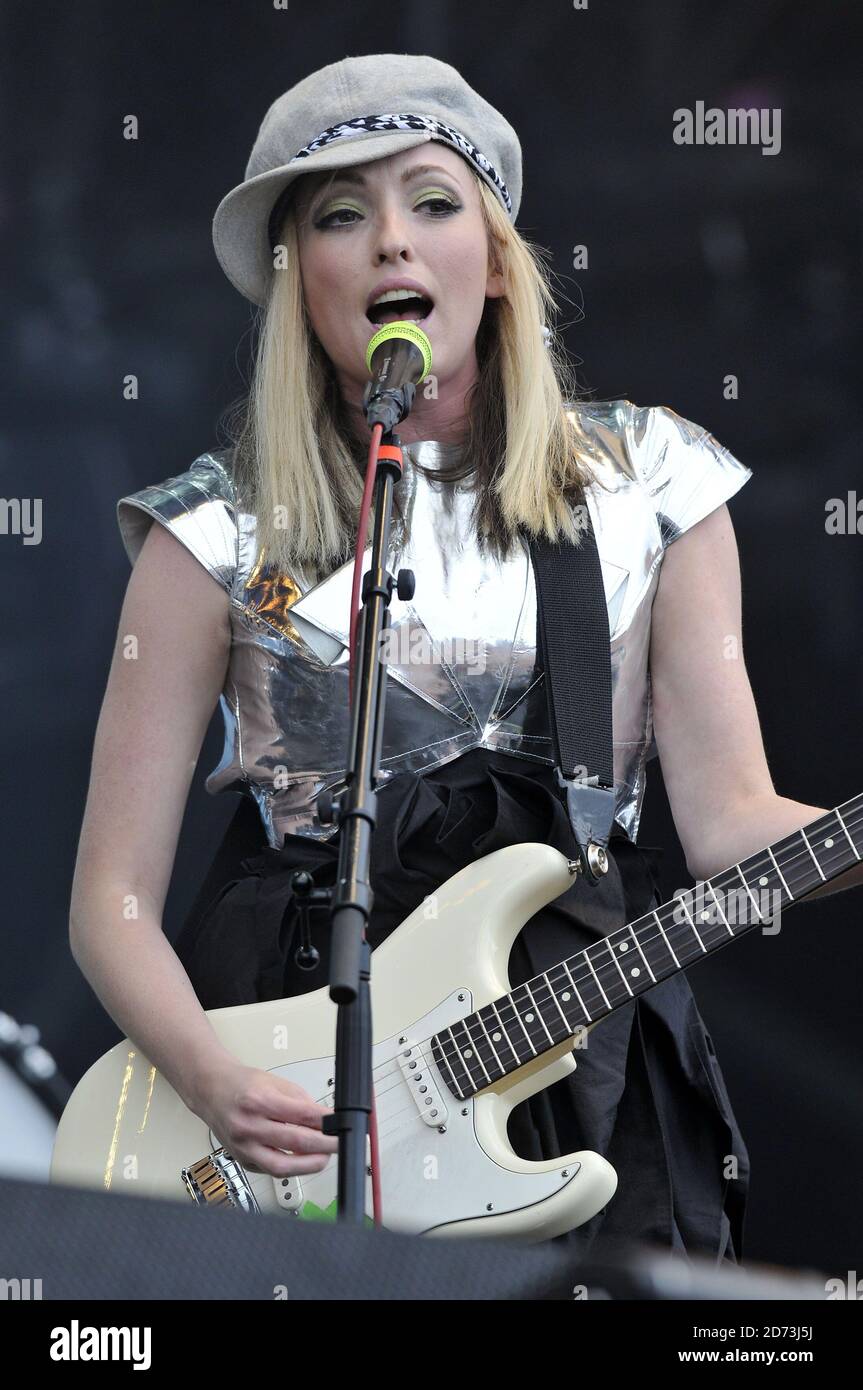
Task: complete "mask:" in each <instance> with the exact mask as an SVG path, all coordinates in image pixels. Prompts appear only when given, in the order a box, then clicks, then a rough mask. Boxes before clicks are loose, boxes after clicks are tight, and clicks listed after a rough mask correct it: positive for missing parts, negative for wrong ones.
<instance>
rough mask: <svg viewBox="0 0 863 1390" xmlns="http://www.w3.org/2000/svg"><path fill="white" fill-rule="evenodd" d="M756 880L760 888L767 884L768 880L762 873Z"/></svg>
mask: <svg viewBox="0 0 863 1390" xmlns="http://www.w3.org/2000/svg"><path fill="white" fill-rule="evenodd" d="M758 882H759V883H760V884H761V887H762V888H765V887H766V886H767V882H768V880H767V879H766V878H765V877H764V875H763V874H762V875H761V877H760V879H759V880H758Z"/></svg>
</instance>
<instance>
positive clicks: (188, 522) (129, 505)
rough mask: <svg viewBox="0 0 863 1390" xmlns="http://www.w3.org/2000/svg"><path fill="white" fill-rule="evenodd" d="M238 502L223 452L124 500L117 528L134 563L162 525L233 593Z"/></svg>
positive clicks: (202, 458) (204, 457)
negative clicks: (150, 534)
mask: <svg viewBox="0 0 863 1390" xmlns="http://www.w3.org/2000/svg"><path fill="white" fill-rule="evenodd" d="M236 504H237V498H236V491H235V487H234V481H233V478H232V477H231V473H230V470H229V468H228V467H227V463H226V455H225V453H224V452H223V451H219V452H218V453H208V454H201V455H200V456H199V457H198V458H196V459H195V461H194V463H193V464H192V465H191V467H190V468H188V469H187V470H186V472H185V473H180V474H178V475H177V476H176V477H173V478H166V479H165V480H164V481H163V482H161V483H154V484H153V485H151V486H148V487H144V488H141V489H140V491H138V492H133V493H129V494H128V495H127V496H126V497H121V498H120V500H119V502H118V503H117V525H118V526H119V528H120V535H121V536H122V539H123V544H124V546H125V548H126V554H127V555H128V557H129V560H130V561H131V563H132V564H133V565H134V563H135V561H136V560H137V558H138V555H139V553H140V550H141V546H142V545H143V544H144V538H145V536H146V535H147V532H148V531H149V529H150V526H151V525H152V523H153V521H158V522H160V523H161V524H162V525H163V526H164V527H165V528H166V529H167V530H169V531H170V532H171V533H172V534H173V535H174V536H176V538H177V540H178V541H179V542H180V543H181V545H184V546H185V547H186V549H187V550H189V551H190V552H191V554H192V555H194V557H195V559H196V560H198V561H199V562H200V564H202V565H203V566H204V568H205V569H206V570H207V572H208V573H209V574H211V575H212V576H213V578H214V579H215V580H216V581H217V582H218V583H219V584H221V586H222V588H223V589H225V590H226V592H227V593H230V592H231V590H232V588H233V584H234V580H235V577H236V573H237V553H238V551H237V547H238V540H237V505H236Z"/></svg>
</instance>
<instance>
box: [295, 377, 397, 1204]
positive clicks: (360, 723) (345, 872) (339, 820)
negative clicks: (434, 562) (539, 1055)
mask: <svg viewBox="0 0 863 1390" xmlns="http://www.w3.org/2000/svg"><path fill="white" fill-rule="evenodd" d="M415 389H416V388H415V386H414V384H413V383H412V382H406V383H405V384H404V385H403V386H402V387H400V388H399V389H398V390H392V389H390V390H388V391H385V392H384V393H383V396H384V397H385V398H386V399H385V400H383V402H379V409H378V410H377V412H375V411H374V410H370V411H369V423H370V424H371V425H372V426H373V425H374V423H375V421H374V419H373V418H372V415H373V414H374V413H377V414H378V416H379V418H380V419H381V423H385V422H386V421H387V420H390V421H392V423H393V425H394V424H397V423H398V422H399V421H400V420H402V419H403V418H404V416H405V415H407V413H408V411H409V410H410V407H411V404H412V403H413V397H414V392H415ZM368 390H369V388H368V387H367V388H366V391H367V394H368ZM379 448H380V450H381V451H383V450H384V448H386V450H387V452H386V453H385V454H384V456H383V457H381V456H380V454H379V456H378V460H377V470H376V474H375V521H374V532H373V536H372V555H371V569H369V570H367V571H366V573H365V574H364V575H363V585H362V604H361V607H360V611H359V614H358V618H357V643H356V653H357V671H355V675H357V674H358V677H359V678H358V680H356V682H355V685H354V689H353V692H352V700H351V734H350V745H349V751H348V762H347V773H346V784H347V785H346V786H345V789H344V791H342V792H341V793H340V795H339V796H338V797H337V798H333V797H331V796H330V795H329V794H328V793H326V792H325V793H322V794H321V796H320V797H319V799H318V814H319V818H320V820H321V821H322V822H323V823H324V824H325V825H326V824H330V823H333V822H334V823H336V824H338V825H339V827H340V831H341V835H340V842H339V865H338V877H337V879H336V883H335V885H334V887H333V888H322V889H316V890H315V892H314V905H316V906H317V905H319V904H320V902H321V901H322V900H323V899H327V898H328V899H329V902H330V922H331V942H332V947H331V957H330V998H331V999H332V1000H333V1002H334V1003H335V1004H336V1005H337V1020H336V1056H335V1094H334V1098H333V1113H332V1115H325V1116H324V1119H323V1122H322V1126H321V1127H322V1129H323V1132H324V1133H325V1134H336V1135H338V1140H339V1165H338V1206H337V1209H338V1218H339V1220H340V1221H345V1222H348V1223H350V1224H352V1225H362V1224H363V1221H364V1218H365V1196H366V1172H367V1170H366V1137H367V1134H368V1122H369V1115H370V1113H371V1109H372V1013H371V992H370V980H371V949H370V947H369V943H368V941H367V939H366V934H365V933H366V927H367V925H368V922H369V918H370V915H371V908H372V899H373V894H372V890H371V884H370V881H369V880H370V863H371V850H372V834H373V832H374V827H375V818H376V807H375V797H374V791H373V788H374V786H375V784H376V782H377V780H378V777H379V775H380V753H381V745H382V742H383V727H384V703H385V697H386V664H385V663H384V662H382V661H381V660H380V651H381V640H382V637H383V634H384V632H385V631H386V629H387V628H388V627H389V626H390V615H389V602H390V597H391V595H392V591H393V588H394V587H395V589H396V592H397V593H398V596H399V598H400V599H403V600H405V599H411V598H413V594H414V575H413V572H412V571H411V570H399V574H398V579H397V580H394V579H393V576H392V575H391V574H390V573H389V571H388V570H387V569H386V568H385V561H386V556H387V553H388V550H389V539H390V528H391V524H392V505H393V487H394V484H395V482H396V481H397V480H398V479H399V478H401V476H402V458H401V444H400V442H399V438H398V436H397V435H396V434H394V433H393V430H392V427H390V428H388V429H385V431H384V434H383V435H382V437H381V440H380V445H379ZM304 887H305V888H307V887H308V884H307V883H306V884H304V885H300V893H299V894H298V907H299V911H300V913H301V914H307V913H308V910H309V907H310V906H311V905H312V903H311V902H310V901H309V895H308V893H307V892H306V893H304V892H303V888H304ZM303 925H304V927H305V926H306V925H307V923H306V922H305V921H304V923H303Z"/></svg>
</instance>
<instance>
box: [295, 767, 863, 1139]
mask: <svg viewBox="0 0 863 1390" xmlns="http://www.w3.org/2000/svg"><path fill="white" fill-rule="evenodd" d="M856 801H861V802H863V793H861V794H860V796H858V797H852V798H851V800H850V801H848V802H843V803H841V804H840V805H839V806H838V807H834V808H833V810H831V811H830V812H828V817H834V818H835V813H836V810H837V809H838V810H839V812H840V814H841V813H842V812H843V808H844V807H850V806H851V805H852V804H853V803H854V802H856ZM828 817H819V818H818V820H816V821H815V822H810V825H813V824H818V823H819V821H821V820H826V819H827V818H828ZM843 819H844V820H845V823H846V825H847V826H848V828H849V833H850V831H851V828H852V827H853V828H855V829H856V828H857V827H858V826H863V813H861V814H860V815H859V816H858V815H857V813H856V812H854V813H851V812H849V813H848V814H845V815H843ZM807 828H808V827H807V826H803V827H802V829H803V830H806V829H807ZM799 833H800V832H799V830H797V831H791V832H789V835H788V836H785V837H783V838H786V839H790V838H791V836H792V835H796V834H799ZM840 834H841V831H840ZM828 838H829V836H828ZM852 839H853V837H852ZM838 843H839V845H840V846H843V847H844V845H845V844H846V841H845V836H844V834H841V839H840V840H839V841H838ZM775 844H776V845H778V844H781V841H776V842H775ZM774 848H775V845H771V846H769V849H771V850H772V849H774ZM855 848H856V847H855ZM844 854H845V851H844V849H843V852H842V854H841V855H839V856H834V855H833V854H832V847H831V853H830V855H829V857H828V858H826V859H825V860H824V864H825V865H826V867H827V869H828V870H829V869H830V867H831V865H832V864H833V863H834V862H835V861H836V859H837V858H844ZM750 857H751V859H752V860H753V861H755V862H756V863H757V861H758V859H761V860H762V861H763V864H764V866H767V865H769V866H770V868H771V869H772V868H773V863H772V860H771V859H770V855H769V853H768V849H767V848H765V849H764V850H763V851H759V852H756V855H753V856H750ZM799 859H805V860H807V861H809V862H811V861H812V855H811V854H810V852H809V850H808V849H803V850H801V851H800V852H799V853H796V854H794V855H792V856H791V858H790V859H788V860H787V861H786V862H785V863H784V864H782V865H781V869H782V872H783V876H787V874H789V873H791V872H792V865H793V864H794V863H795V862H796V861H797V860H799ZM744 862H746V861H744ZM819 862H820V861H819ZM736 867H738V866H729V868H728V869H724V870H721V871H720V873H733V872H734V869H735V868H736ZM753 867H755V863H753ZM847 867H849V868H850V867H852V865H850V864H849V865H848V866H847ZM719 876H720V875H716V877H717V878H718V877H719ZM825 877H826V879H827V880H828V881H829V880H830V874H829V872H828V873H827V874H826V875H825ZM786 881H787V877H786ZM703 882H704V883H708V882H712V880H709V879H706V880H703ZM737 891H739V892H745V891H746V889H745V888H742V887H741V888H740V889H738V890H737ZM813 891H814V890H813ZM806 896H808V894H807V895H806ZM798 901H805V898H803V899H796V898H795V899H794V900H793V902H792V903H791V904H787V905H786V906H794V905H796V903H797V902H798ZM668 906H671V900H669V901H668V902H667V903H664V904H659V906H657V907H656V908H654V909H652V910H651V911H649V912H647V913H644V914H642V917H641V918H636V919H634V921H633V922H631V923H626V924H624V926H622V927H617V928H615V929H614V931H613V932H610V933H609V935H608V936H607V937H603V938H602V939H601V940H600V941H597V942H594V943H593V944H592V945H591V946H590V947H587V948H586V950H585V951H584V952H577V953H576V955H584V954H586V953H587V952H589V951H592V950H593V949H594V947H601V946H602V945H603V944H605V943H607V942H608V941H609V940H611V939H612V938H613V937H614V936H616V935H617V934H618V933H621V932H628V931H629V928H630V927H632V928H633V929H634V928H635V925H636V923H637V922H638V921H642V920H647V919H649V918H652V917H653V916H654V915H655V914H659V913H660V911H661V909H662V908H663V907H668ZM673 910H676V909H673ZM660 920H661V919H660ZM717 924H718V921H713V922H711V923H709V924H707V925H710V926H715V925H717ZM667 925H669V926H670V927H671V929H672V930H673V929H674V927H675V926H676V927H681V926H684V925H685V926H686V929H687V931H689V932H691V931H692V928H691V926H690V925H689V923H683V922H679V921H678V922H675V923H669V924H667ZM754 925H757V923H752V924H749V926H748V927H747V929H746V930H749V929H750V928H751V926H754ZM744 934H745V933H744V932H739V933H737V936H743V935H744ZM661 937H662V933H661V932H655V933H653V935H651V936H647V937H644V938H643V939H642V940H641V941H640V944H641V945H642V946H647V945H649V944H650V943H651V942H653V941H659V940H660V939H661ZM734 939H735V940H736V936H735V937H734ZM726 940H728V941H731V940H732V937H730V936H729V937H727V938H726ZM666 949H667V948H666ZM708 954H710V948H708V950H707V951H706V952H702V954H701V955H700V956H694V957H693V958H692V960H690V961H687V962H686V963H685V964H684V965H683V966H682V967H681V968H682V969H684V970H685V969H688V968H689V966H690V965H694V964H695V963H696V961H697V960H700V959H703V958H704V956H705V955H708ZM566 959H567V960H571V959H572V957H567V958H566ZM616 959H617V957H612V956H611V955H609V959H608V960H606V961H603V962H601V963H600V964H599V965H598V970H602V971H608V970H609V969H610V968H611V967H612V965H613V964H614V961H615V960H616ZM562 968H563V967H562V962H560V961H559V962H557V963H556V964H555V965H553V966H550V967H549V969H548V970H547V971H546V972H544V973H545V977H546V979H547V980H548V981H549V984H550V983H551V979H550V977H551V975H552V974H553V973H554V972H560V971H561V970H562ZM672 973H673V974H676V973H678V972H677V970H675V971H673V972H672ZM563 978H564V980H565V976H564V977H563ZM572 978H573V982H574V983H575V984H576V987H577V986H578V984H586V983H587V982H588V981H590V980H591V978H592V977H591V975H590V973H587V974H584V975H580V976H578V977H577V979H576V977H574V976H573V977H572ZM612 978H616V976H614V975H613V976H612ZM664 978H669V977H668V976H666V977H664ZM534 980H540V981H541V980H542V975H539V976H533V977H532V980H530V981H527V982H526V983H527V984H531V983H532V982H533V981H534ZM661 982H662V981H661V980H659V981H657V983H661ZM652 984H653V981H651V985H652ZM521 988H523V985H516V986H515V987H514V989H513V990H511V991H510V997H511V995H512V994H514V993H515V991H516V990H518V989H521ZM641 992H646V991H641ZM490 1002H492V1001H490ZM493 1002H494V1003H495V1006H496V1011H497V1013H498V1017H499V1018H501V1022H502V1023H503V1022H504V1020H503V1010H508V1011H509V1013H510V1014H511V1015H512V1018H511V1019H510V1020H509V1022H507V1023H504V1027H505V1028H508V1027H509V1024H510V1023H511V1022H513V1021H516V1020H517V1019H518V1018H519V1013H518V1011H517V1009H516V1008H515V1007H514V1006H513V1004H512V1003H511V1002H506V1003H505V1004H504V1006H503V1010H501V1009H497V1002H498V1001H497V1000H495V1001H493ZM621 1002H622V1001H621ZM480 1007H481V1009H482V1008H487V1007H488V1005H482V1006H480ZM615 1007H616V1006H614V1005H613V1006H612V1010H611V1011H613V1009H614V1008H615ZM473 1012H475V1013H478V1012H480V1010H474V1011H473ZM607 1016H608V1014H603V1015H602V1017H603V1018H605V1017H607ZM465 1017H470V1015H469V1014H468V1015H465ZM462 1021H463V1020H462V1019H457V1020H455V1022H454V1023H453V1024H450V1025H446V1027H444V1028H442V1029H439V1030H438V1033H441V1032H445V1031H446V1030H447V1027H449V1028H452V1027H455V1026H457V1024H458V1023H460V1022H462ZM601 1021H602V1018H600V1019H597V1022H601ZM584 1027H585V1024H584V1023H581V1024H578V1025H577V1027H576V1030H575V1032H574V1033H573V1034H571V1035H569V1036H575V1035H576V1034H577V1033H578V1032H581V1031H582V1030H583V1029H584ZM435 1036H437V1034H432V1035H431V1036H430V1037H429V1038H424V1039H421V1040H419V1041H416V1040H410V1041H411V1045H412V1046H413V1047H424V1046H426V1045H427V1044H428V1043H430V1042H431V1039H432V1037H435ZM468 1037H469V1038H470V1041H471V1043H472V1044H474V1046H475V1045H476V1044H475V1040H474V1039H473V1038H472V1036H471V1035H470V1032H469V1031H468ZM565 1040H566V1039H565V1038H561V1039H559V1040H558V1041H557V1042H556V1043H553V1044H552V1046H559V1044H560V1043H561V1042H564V1041H565ZM479 1041H480V1042H482V1041H483V1039H482V1038H480V1040H479ZM449 1046H450V1048H451V1050H450V1052H449V1053H447V1052H446V1050H445V1048H444V1046H443V1045H442V1046H441V1050H442V1052H443V1054H444V1057H445V1058H446V1060H447V1062H449V1059H450V1058H451V1057H455V1056H457V1055H458V1056H459V1057H460V1053H459V1049H458V1048H457V1047H455V1046H454V1045H449ZM510 1050H511V1051H513V1053H514V1055H515V1056H516V1057H518V1053H517V1052H515V1049H514V1048H512V1047H511V1048H510ZM550 1050H551V1047H549V1048H544V1049H543V1051H546V1052H548V1051H550ZM530 1060H531V1057H530V1055H528V1056H526V1057H524V1058H519V1060H518V1066H523V1065H524V1064H525V1063H527V1062H529V1061H530ZM461 1065H462V1066H463V1067H464V1062H463V1061H462V1063H461ZM515 1069H516V1068H513V1070H515ZM465 1070H466V1071H467V1070H468V1069H467V1068H466V1067H465ZM468 1074H469V1072H468ZM504 1074H506V1073H504ZM372 1075H373V1078H377V1080H376V1082H375V1096H376V1097H378V1096H384V1095H386V1094H388V1092H389V1091H390V1090H392V1089H394V1086H397V1085H399V1083H400V1082H401V1079H402V1078H401V1068H400V1067H399V1065H398V1063H397V1062H396V1063H393V1062H392V1059H389V1058H388V1059H387V1061H386V1062H381V1063H379V1065H378V1066H377V1067H375V1068H373V1071H372ZM453 1075H454V1073H453ZM390 1076H392V1077H393V1078H394V1086H388V1087H386V1088H385V1089H383V1088H380V1087H379V1086H378V1084H377V1081H384V1080H386V1079H388V1077H390ZM500 1079H502V1078H501V1077H493V1078H492V1081H496V1080H500ZM328 1098H329V1099H330V1100H331V1099H332V1098H333V1097H332V1094H330V1096H329V1097H326V1096H325V1097H322V1098H321V1101H320V1102H319V1103H321V1104H325V1103H326V1102H327V1099H328ZM411 1109H412V1107H411V1106H406V1107H404V1110H411ZM401 1113H404V1112H403V1111H398V1112H396V1114H401ZM393 1118H395V1117H394V1116H389V1117H388V1119H390V1120H391V1119H393ZM421 1118H422V1117H421V1115H420V1114H417V1119H421Z"/></svg>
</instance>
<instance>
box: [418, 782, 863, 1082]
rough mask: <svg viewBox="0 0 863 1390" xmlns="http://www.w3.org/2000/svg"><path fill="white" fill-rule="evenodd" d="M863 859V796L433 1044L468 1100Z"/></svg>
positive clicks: (769, 922)
mask: <svg viewBox="0 0 863 1390" xmlns="http://www.w3.org/2000/svg"><path fill="white" fill-rule="evenodd" d="M861 856H863V793H861V794H860V795H859V796H855V797H852V799H851V800H850V801H846V802H845V803H844V804H843V805H841V806H837V807H836V808H835V809H834V810H833V811H829V812H828V813H827V814H826V815H824V816H822V817H821V818H820V819H819V820H816V821H813V822H812V823H811V824H810V825H807V826H804V827H803V828H802V829H801V830H795V831H794V832H793V833H792V834H790V835H786V836H785V838H784V839H782V840H777V841H776V843H775V844H773V845H768V846H767V848H766V849H762V850H759V851H758V853H757V854H753V855H751V856H750V857H749V858H748V859H745V860H744V861H743V863H741V864H735V865H734V866H733V867H732V868H730V869H724V870H723V871H722V872H721V873H719V874H717V875H716V877H715V878H713V879H705V880H704V881H703V882H699V883H697V884H695V886H694V887H693V888H691V889H687V890H685V891H684V892H683V893H679V894H675V896H674V897H673V898H671V899H670V900H669V901H668V902H665V903H662V904H661V906H659V907H657V908H654V909H653V910H652V911H651V912H648V913H646V914H645V915H644V916H643V917H639V918H637V919H636V921H634V922H629V923H627V925H626V926H624V927H620V928H618V929H617V930H616V931H613V932H610V933H609V935H608V936H605V937H603V938H602V940H601V941H597V942H595V943H594V944H593V945H592V946H589V947H587V949H586V950H584V951H579V952H577V953H576V954H575V955H573V956H569V957H567V959H566V960H562V961H560V962H559V964H557V965H555V966H552V968H551V969H550V970H548V971H546V972H545V973H544V974H542V975H537V976H535V977H534V978H533V979H532V980H528V981H527V983H526V984H523V985H519V986H518V987H517V988H516V989H514V990H513V991H512V992H511V993H510V994H506V995H503V996H502V997H501V998H500V999H496V1000H495V1001H494V1002H493V1003H491V1004H487V1005H485V1006H484V1007H483V1008H481V1009H479V1010H478V1011H477V1012H476V1013H473V1014H469V1015H468V1016H467V1017H466V1018H464V1019H462V1020H461V1021H460V1022H459V1023H456V1024H453V1026H452V1028H447V1029H445V1030H444V1031H443V1032H442V1033H438V1034H436V1035H435V1037H434V1038H433V1039H432V1048H433V1054H434V1057H435V1060H436V1062H437V1063H438V1066H439V1068H440V1069H441V1071H442V1073H443V1076H444V1078H445V1079H446V1081H447V1083H448V1085H449V1086H450V1088H451V1089H452V1090H453V1091H454V1092H455V1094H456V1095H458V1096H459V1097H460V1098H462V1099H464V1098H466V1097H467V1096H469V1095H474V1094H476V1092H477V1091H481V1090H483V1089H484V1088H485V1087H486V1086H488V1085H490V1084H491V1083H492V1082H494V1081H496V1080H499V1079H500V1078H501V1077H502V1076H506V1075H507V1074H509V1073H510V1072H513V1071H516V1070H517V1069H518V1068H519V1067H522V1066H524V1065H525V1064H526V1063H527V1062H530V1061H531V1060H532V1059H533V1058H534V1057H539V1056H541V1055H542V1054H543V1053H546V1052H549V1051H551V1049H552V1048H554V1047H557V1046H558V1045H559V1044H560V1043H562V1042H565V1041H566V1040H567V1039H568V1038H572V1037H573V1036H575V1037H577V1036H578V1035H579V1034H580V1032H581V1031H582V1029H584V1028H585V1027H587V1026H588V1025H589V1024H592V1023H596V1022H598V1021H599V1020H600V1019H602V1018H605V1017H607V1016H608V1014H610V1013H612V1012H613V1011H614V1010H615V1009H617V1008H619V1007H620V1006H621V1005H622V1004H627V1003H629V1001H630V1000H632V999H635V998H637V997H638V995H640V994H644V993H645V992H646V991H647V990H649V989H652V987H653V986H654V985H656V984H659V983H660V982H661V981H662V980H667V979H668V978H669V977H670V976H671V975H676V974H677V973H678V971H681V970H686V969H688V968H689V966H690V965H693V964H694V963H695V962H696V961H698V960H703V958H704V957H705V956H708V955H710V954H711V953H712V952H713V951H718V950H719V949H720V948H721V947H722V946H726V945H727V944H728V943H729V941H734V940H736V939H737V938H738V937H741V936H745V935H746V933H747V932H749V931H751V930H752V929H753V928H754V927H762V928H764V929H765V930H768V931H770V930H772V931H776V930H778V927H777V926H775V925H774V924H775V922H776V919H777V917H778V916H779V914H780V913H782V912H784V911H786V910H787V909H788V908H789V907H791V906H793V905H794V903H797V902H800V901H801V899H803V898H805V897H806V896H807V894H809V893H812V892H813V891H814V890H815V889H816V888H819V887H820V886H821V884H822V883H829V882H830V881H831V879H834V878H837V877H838V876H839V874H842V873H844V872H845V870H846V869H849V868H851V867H853V866H854V865H855V864H857V863H859V862H860V859H861Z"/></svg>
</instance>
